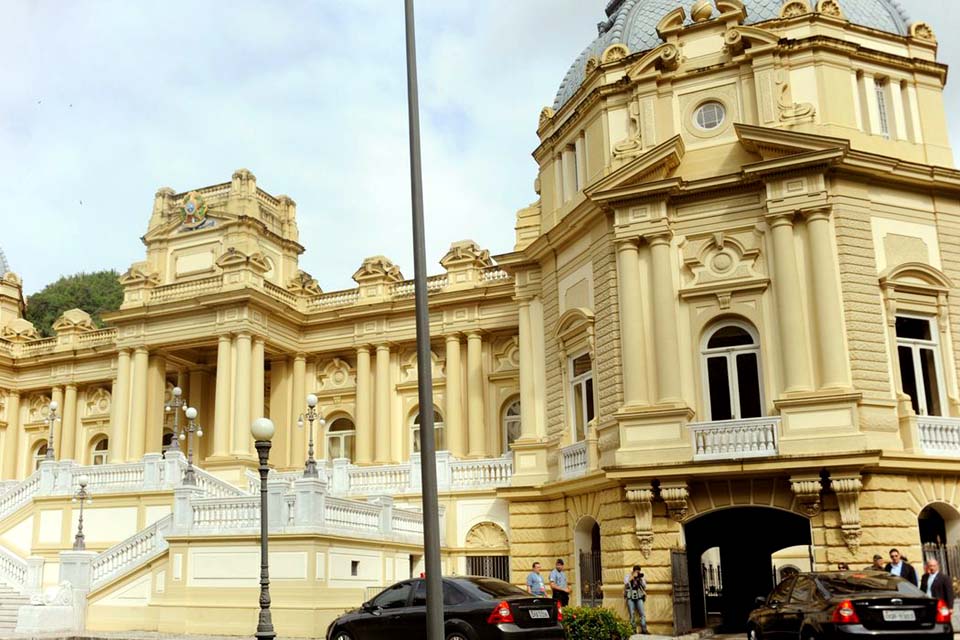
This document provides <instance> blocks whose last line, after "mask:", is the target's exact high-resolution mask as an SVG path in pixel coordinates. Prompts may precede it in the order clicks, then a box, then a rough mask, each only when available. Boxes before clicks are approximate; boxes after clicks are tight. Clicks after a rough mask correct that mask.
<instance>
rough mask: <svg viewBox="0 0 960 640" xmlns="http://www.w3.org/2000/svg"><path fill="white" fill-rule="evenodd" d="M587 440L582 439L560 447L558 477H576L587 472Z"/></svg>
mask: <svg viewBox="0 0 960 640" xmlns="http://www.w3.org/2000/svg"><path fill="white" fill-rule="evenodd" d="M587 466H588V465H587V442H586V440H583V441H581V442H576V443H574V444H571V445H570V446H567V447H563V448H562V449H560V477H561V478H562V479H564V480H566V479H568V478H577V477H579V476H582V475H584V474H585V473H586V472H587Z"/></svg>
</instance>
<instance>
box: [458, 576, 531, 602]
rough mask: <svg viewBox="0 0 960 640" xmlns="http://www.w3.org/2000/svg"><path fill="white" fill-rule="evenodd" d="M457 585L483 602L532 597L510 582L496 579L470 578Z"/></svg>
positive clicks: (459, 581) (460, 581)
mask: <svg viewBox="0 0 960 640" xmlns="http://www.w3.org/2000/svg"><path fill="white" fill-rule="evenodd" d="M457 584H459V585H460V586H461V587H463V588H464V589H465V590H467V591H469V592H470V593H473V594H474V595H476V596H477V597H479V598H481V599H483V600H494V599H497V598H509V597H514V596H529V595H530V594H529V593H527V592H526V591H524V590H523V589H520V588H518V587H515V586H513V585H512V584H510V583H509V582H503V581H502V580H497V579H495V578H470V579H468V580H458V581H457Z"/></svg>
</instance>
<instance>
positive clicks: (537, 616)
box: [530, 609, 550, 620]
mask: <svg viewBox="0 0 960 640" xmlns="http://www.w3.org/2000/svg"><path fill="white" fill-rule="evenodd" d="M530 617H531V618H533V619H534V620H549V619H550V612H549V611H547V610H546V609H531V610H530Z"/></svg>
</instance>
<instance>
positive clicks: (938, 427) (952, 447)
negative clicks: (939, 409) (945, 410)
mask: <svg viewBox="0 0 960 640" xmlns="http://www.w3.org/2000/svg"><path fill="white" fill-rule="evenodd" d="M917 429H918V430H919V431H920V446H921V448H922V449H923V450H924V452H926V453H933V454H939V455H949V456H960V418H944V417H940V416H918V417H917Z"/></svg>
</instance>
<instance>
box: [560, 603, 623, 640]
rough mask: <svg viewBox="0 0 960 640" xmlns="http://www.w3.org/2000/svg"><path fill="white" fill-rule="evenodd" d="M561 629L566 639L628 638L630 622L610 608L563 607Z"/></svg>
mask: <svg viewBox="0 0 960 640" xmlns="http://www.w3.org/2000/svg"><path fill="white" fill-rule="evenodd" d="M563 630H564V631H565V632H566V635H567V640H629V638H630V636H632V635H633V630H632V629H631V628H630V624H629V623H628V622H626V621H625V620H623V618H621V617H620V616H618V615H617V614H616V612H615V611H613V610H612V609H602V608H600V607H597V608H589V607H564V609H563Z"/></svg>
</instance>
